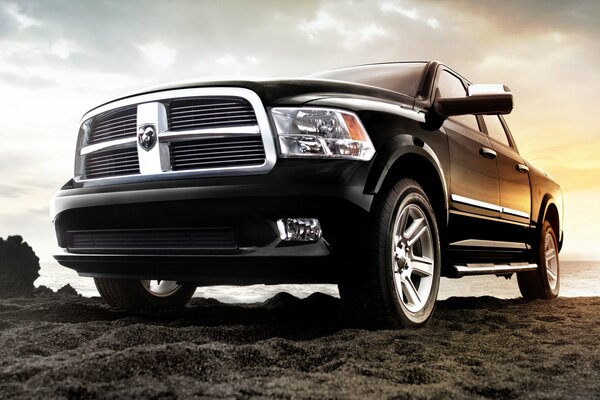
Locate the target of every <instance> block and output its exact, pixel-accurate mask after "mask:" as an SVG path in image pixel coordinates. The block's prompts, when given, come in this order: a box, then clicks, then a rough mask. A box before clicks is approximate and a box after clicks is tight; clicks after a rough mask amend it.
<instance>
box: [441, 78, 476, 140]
mask: <svg viewBox="0 0 600 400" xmlns="http://www.w3.org/2000/svg"><path fill="white" fill-rule="evenodd" d="M438 91H439V96H440V97H441V98H456V97H466V96H467V91H466V90H465V87H464V86H463V84H462V81H461V80H460V79H458V77H456V76H454V75H452V74H451V73H450V72H448V71H442V73H441V74H440V76H439V78H438ZM449 119H450V120H452V121H455V122H458V123H461V124H463V125H466V126H468V127H469V128H471V129H473V130H476V131H479V124H478V123H477V118H476V117H475V116H474V115H456V116H454V117H450V118H449Z"/></svg>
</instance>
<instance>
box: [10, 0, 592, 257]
mask: <svg viewBox="0 0 600 400" xmlns="http://www.w3.org/2000/svg"><path fill="white" fill-rule="evenodd" d="M599 20H600V2H598V1H594V0H592V1H584V0H580V1H553V0H532V1H510V0H509V1H502V2H500V1H492V0H488V1H486V0H479V1H467V0H453V1H450V0H448V1H443V0H442V1H439V0H438V1H427V0H419V1H417V0H381V1H378V0H370V1H344V0H340V1H306V0H304V1H294V2H283V1H231V0H230V1H228V0H220V1H169V2H166V1H146V0H144V1H91V0H90V1H53V0H43V1H42V0H40V1H5V0H0V141H1V145H0V237H6V236H8V235H12V234H20V235H22V236H23V237H24V238H25V240H26V241H28V242H29V244H31V245H32V247H33V248H34V250H35V251H36V253H37V254H38V256H39V257H40V258H41V259H42V261H49V260H51V254H52V252H53V250H54V249H55V246H56V244H55V243H56V242H55V238H54V231H53V226H52V224H51V222H50V220H49V217H48V214H49V203H50V199H51V197H52V195H53V193H54V192H55V191H56V190H57V189H58V188H59V187H60V186H61V185H62V184H64V183H65V182H66V181H67V180H69V179H70V177H71V176H72V174H73V162H74V154H75V139H76V135H77V129H78V125H79V121H80V118H81V116H82V115H83V114H84V113H85V112H86V111H87V110H88V109H90V108H92V107H93V106H95V105H97V104H99V103H101V102H104V101H106V100H108V99H110V98H111V97H115V96H118V95H120V94H124V93H130V92H132V91H135V90H138V89H141V88H144V87H148V86H154V85H157V84H161V83H165V82H170V81H178V80H184V79H194V78H201V79H206V78H211V77H217V76H218V77H223V76H241V75H243V76H255V77H291V76H303V75H307V74H310V73H312V72H316V71H320V70H326V69H332V68H337V67H342V66H348V65H356V64H364V63H371V62H383V61H402V60H431V59H435V60H439V61H441V62H443V63H445V64H448V65H450V66H451V67H452V68H454V69H455V70H457V71H458V72H460V73H461V74H462V75H464V76H466V77H467V78H468V79H469V80H471V81H472V82H474V83H503V84H506V85H507V86H509V87H510V88H511V90H512V92H513V94H514V97H515V109H514V111H513V112H512V114H511V115H509V116H508V118H507V121H508V124H509V126H510V128H511V131H512V133H513V136H514V137H515V140H516V142H517V145H518V147H519V151H520V152H521V154H522V155H523V156H524V157H525V158H526V159H527V160H529V161H530V162H532V163H534V164H535V165H537V166H539V167H541V168H543V169H544V170H546V171H547V172H548V173H550V174H551V175H552V176H553V177H554V178H556V179H557V180H558V181H559V183H560V184H561V186H562V188H563V191H564V197H565V245H564V248H563V252H562V256H563V259H571V260H600V238H599V234H600V228H599V227H600V207H598V205H599V203H600V157H598V155H599V154H600V129H599V128H598V126H599V125H598V123H597V120H598V118H597V116H598V115H599V110H598V107H599V106H600V101H599V99H600V97H599V95H598V92H599V89H600V24H598V21H599Z"/></svg>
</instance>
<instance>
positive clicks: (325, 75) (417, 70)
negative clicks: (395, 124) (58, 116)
mask: <svg viewBox="0 0 600 400" xmlns="http://www.w3.org/2000/svg"><path fill="white" fill-rule="evenodd" d="M426 65H427V64H426V63H424V62H419V63H417V62H415V63H391V64H373V65H361V66H357V67H349V68H341V69H336V70H333V71H324V72H317V73H316V74H312V75H309V78H316V79H332V80H336V81H346V82H353V83H361V84H363V85H370V86H375V87H379V88H383V89H387V90H393V91H394V92H399V93H403V94H406V95H409V96H413V97H414V96H416V95H417V91H418V90H419V86H420V84H421V78H422V76H423V72H424V70H425V66H426Z"/></svg>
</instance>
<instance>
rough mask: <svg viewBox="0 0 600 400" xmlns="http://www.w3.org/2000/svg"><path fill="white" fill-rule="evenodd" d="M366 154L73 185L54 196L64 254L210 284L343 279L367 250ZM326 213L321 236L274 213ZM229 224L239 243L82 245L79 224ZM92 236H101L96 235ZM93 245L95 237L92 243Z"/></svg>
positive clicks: (103, 269)
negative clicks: (302, 235) (301, 236)
mask: <svg viewBox="0 0 600 400" xmlns="http://www.w3.org/2000/svg"><path fill="white" fill-rule="evenodd" d="M367 172H368V163H363V162H359V161H337V160H327V161H315V160H310V161H306V160H279V161H278V163H277V165H276V167H275V168H273V170H272V171H271V172H270V173H269V174H266V175H257V176H245V177H229V178H202V179H196V180H190V179H186V180H165V181H151V182H143V183H135V184H120V185H94V184H90V183H86V184H83V185H79V186H78V187H76V185H75V184H71V186H68V185H67V186H66V187H65V188H63V189H62V190H61V191H59V192H58V193H57V195H56V196H55V197H54V199H53V204H52V217H53V219H54V222H55V228H56V233H57V239H58V245H59V247H60V250H59V251H58V252H57V254H56V255H55V258H56V260H57V261H58V262H59V263H60V264H62V265H64V266H67V267H69V268H73V269H75V270H76V271H77V272H78V273H79V274H80V275H83V276H95V277H113V278H129V279H168V280H177V281H186V282H196V283H197V284H199V285H210V284H254V283H316V282H335V280H336V276H339V275H338V272H337V269H338V268H341V267H342V266H343V265H346V264H349V263H353V262H356V260H357V259H358V258H359V257H357V256H358V254H357V253H359V252H361V251H362V243H363V240H362V239H363V238H364V235H363V232H362V230H363V229H364V226H365V221H366V216H367V214H368V211H369V209H370V207H371V202H372V196H371V195H366V194H364V193H363V188H364V182H365V180H366V175H367ZM287 217H310V218H318V219H319V221H320V222H321V226H322V229H323V237H322V238H321V239H320V240H319V241H317V242H310V243H302V242H299V243H287V242H282V241H281V239H280V238H279V234H278V231H277V227H276V221H277V219H280V218H287ZM215 228H224V229H228V230H230V231H231V232H232V234H233V237H234V238H235V246H234V247H233V248H232V247H231V246H229V247H228V248H227V249H224V248H218V246H217V247H215V246H213V247H211V246H204V245H203V246H199V247H197V248H194V246H189V247H186V248H185V249H178V248H177V246H174V247H168V246H161V244H160V242H158V243H157V246H156V247H155V248H149V247H145V248H133V247H132V248H127V246H116V247H115V246H113V247H112V248H111V247H110V246H109V247H106V246H105V247H102V246H98V247H94V246H91V247H89V246H88V247H87V248H82V247H80V246H79V245H77V243H76V242H73V240H71V238H72V237H73V232H106V231H123V230H126V231H130V230H138V231H148V230H150V231H152V230H155V231H157V232H161V231H162V230H181V229H199V230H207V229H208V230H210V229H215ZM92 242H93V241H92ZM138 243H139V242H138ZM94 245H95V244H94Z"/></svg>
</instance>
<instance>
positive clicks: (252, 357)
mask: <svg viewBox="0 0 600 400" xmlns="http://www.w3.org/2000/svg"><path fill="white" fill-rule="evenodd" d="M39 295H40V294H38V296H39ZM339 307H340V304H339V300H338V299H335V298H333V297H330V296H326V295H323V294H319V293H317V294H313V295H311V296H310V297H308V298H306V299H303V300H299V299H297V298H295V297H293V296H291V295H287V294H284V293H281V294H278V295H277V296H275V297H273V298H271V299H269V300H268V301H267V302H265V303H261V304H254V305H226V304H222V303H219V302H217V301H215V300H208V299H201V298H195V299H193V301H192V303H191V304H190V306H189V307H187V308H186V309H185V310H182V311H181V312H169V313H162V314H161V313H142V314H139V315H133V316H132V315H128V314H126V313H124V312H122V311H114V310H111V309H109V308H108V307H107V306H106V305H105V304H104V303H103V302H102V300H101V299H99V298H83V297H79V296H74V295H72V294H69V293H68V292H67V293H63V294H62V295H58V294H49V293H46V294H45V297H37V298H33V299H9V300H2V301H0V397H1V398H40V399H46V398H60V397H62V398H177V397H179V398H197V399H213V398H227V399H229V398H231V399H233V398H244V399H262V398H276V399H332V398H339V399H369V398H376V399H380V398H390V399H426V398H427V399H461V398H481V399H486V398H488V399H516V398H519V399H521V398H533V399H542V398H543V399H564V398H570V399H575V398H581V399H589V398H594V397H595V398H600V345H599V340H600V298H596V297H588V298H583V297H582V298H559V299H557V300H555V301H551V302H546V301H534V302H524V301H522V300H519V299H513V300H500V299H496V298H491V297H478V298H451V299H448V300H445V301H440V302H438V304H437V309H436V311H435V315H434V318H433V319H432V320H431V322H430V323H429V324H428V325H427V327H425V328H424V329H420V330H384V331H367V330H362V329H353V328H351V327H348V326H344V325H343V324H342V323H341V322H340V318H339V316H340V310H339Z"/></svg>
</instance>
